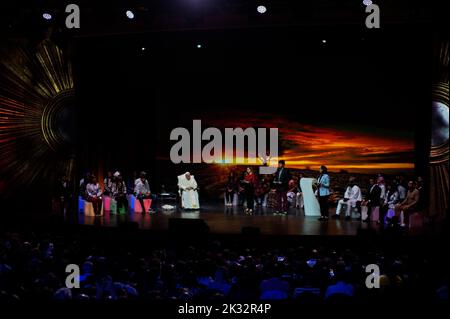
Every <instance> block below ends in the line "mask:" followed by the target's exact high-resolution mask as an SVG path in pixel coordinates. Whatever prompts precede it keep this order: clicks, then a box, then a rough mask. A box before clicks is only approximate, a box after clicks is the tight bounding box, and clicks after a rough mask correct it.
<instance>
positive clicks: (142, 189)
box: [134, 172, 156, 214]
mask: <svg viewBox="0 0 450 319" xmlns="http://www.w3.org/2000/svg"><path fill="white" fill-rule="evenodd" d="M146 176H147V173H145V172H141V173H140V174H139V178H138V179H136V180H135V182H134V195H135V196H136V199H137V200H138V202H139V204H140V205H141V208H142V214H145V205H144V199H152V207H150V209H149V211H148V212H149V214H154V213H156V210H155V209H154V207H155V206H154V202H153V199H154V198H153V197H152V193H151V192H150V185H149V183H148V180H147V179H146ZM135 205H136V203H135Z"/></svg>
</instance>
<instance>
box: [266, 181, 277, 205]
mask: <svg viewBox="0 0 450 319" xmlns="http://www.w3.org/2000/svg"><path fill="white" fill-rule="evenodd" d="M277 205H278V195H277V188H276V186H275V184H274V183H273V181H272V182H271V183H270V188H269V192H268V193H267V207H268V208H271V209H276V208H277Z"/></svg>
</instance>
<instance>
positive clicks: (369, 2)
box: [363, 0, 372, 6]
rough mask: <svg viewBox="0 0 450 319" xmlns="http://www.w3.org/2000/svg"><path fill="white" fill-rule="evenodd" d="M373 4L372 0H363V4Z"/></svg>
mask: <svg viewBox="0 0 450 319" xmlns="http://www.w3.org/2000/svg"><path fill="white" fill-rule="evenodd" d="M371 4H372V0H363V5H365V6H370V5H371Z"/></svg>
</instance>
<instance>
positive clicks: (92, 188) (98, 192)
mask: <svg viewBox="0 0 450 319" xmlns="http://www.w3.org/2000/svg"><path fill="white" fill-rule="evenodd" d="M86 194H87V198H86V200H87V201H88V202H90V203H92V207H93V209H94V214H95V216H100V214H101V211H102V188H101V187H100V184H99V183H98V182H97V178H96V177H95V176H92V177H91V181H90V182H89V183H88V184H87V185H86Z"/></svg>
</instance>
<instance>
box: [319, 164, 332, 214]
mask: <svg viewBox="0 0 450 319" xmlns="http://www.w3.org/2000/svg"><path fill="white" fill-rule="evenodd" d="M317 196H318V197H319V205H320V218H319V220H320V221H326V220H328V198H329V197H330V176H329V175H328V170H327V167H326V166H324V165H322V166H320V175H319V177H318V178H317Z"/></svg>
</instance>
